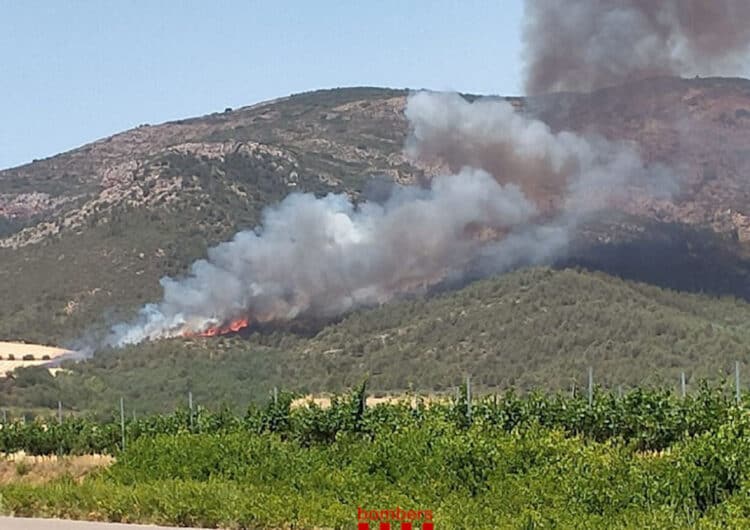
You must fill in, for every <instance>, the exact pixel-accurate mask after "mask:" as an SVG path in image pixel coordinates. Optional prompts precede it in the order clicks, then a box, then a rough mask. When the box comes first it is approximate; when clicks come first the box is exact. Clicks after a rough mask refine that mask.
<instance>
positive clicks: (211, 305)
mask: <svg viewBox="0 0 750 530" xmlns="http://www.w3.org/2000/svg"><path fill="white" fill-rule="evenodd" d="M406 116H407V117H408V119H409V121H410V123H411V125H412V135H411V138H410V139H409V142H408V145H407V153H408V154H409V155H410V156H411V157H412V158H414V159H415V160H418V161H421V162H423V163H424V162H431V163H436V164H437V165H439V166H446V171H444V172H442V173H441V174H439V175H438V176H435V177H434V178H433V179H431V181H430V182H429V183H428V185H427V186H425V187H418V186H412V187H409V186H393V187H389V189H388V190H387V192H386V193H378V194H375V195H378V197H377V200H373V201H364V202H362V203H360V204H358V205H356V206H355V205H354V203H353V202H352V201H351V199H350V198H349V197H348V196H346V195H345V194H331V195H328V196H326V197H324V198H322V199H318V198H316V197H315V196H314V195H312V194H300V193H295V194H291V195H289V196H288V197H287V198H286V199H284V200H283V201H282V202H281V203H280V204H278V205H276V206H272V207H269V208H267V209H266V210H265V212H264V214H263V222H262V225H261V226H260V227H258V228H257V229H256V230H255V231H244V232H240V233H238V234H237V235H236V236H235V237H234V239H233V240H232V241H229V242H227V243H223V244H221V245H219V246H217V247H215V248H212V249H211V250H209V253H208V257H207V259H205V260H199V261H197V262H196V263H194V264H193V265H192V267H191V269H190V272H189V274H188V275H187V276H186V277H184V278H178V279H173V278H164V279H162V281H161V284H162V287H163V289H164V297H163V300H162V301H161V302H159V303H158V304H152V305H148V306H146V307H144V308H143V309H142V310H141V313H140V315H139V317H138V318H137V319H136V321H134V322H131V323H129V324H122V325H119V326H116V327H115V328H113V330H112V334H111V336H110V338H109V341H108V342H109V343H110V344H115V345H123V344H128V343H135V342H140V341H142V340H146V339H157V338H162V337H170V336H176V335H181V334H184V333H186V332H188V333H191V332H200V331H203V330H205V329H207V328H209V327H212V326H217V325H222V324H224V323H226V322H228V321H230V320H233V319H237V318H238V317H247V318H248V319H249V320H250V321H260V322H267V321H273V320H288V319H292V318H295V317H297V316H300V315H305V314H308V315H314V316H318V317H320V316H323V317H325V316H333V315H338V314H341V313H343V312H345V311H348V310H350V309H352V308H355V307H359V306H363V305H372V304H378V303H382V302H385V301H387V300H390V299H391V298H393V297H394V296H396V295H398V294H400V293H405V292H414V291H418V290H420V289H424V288H425V287H428V286H431V285H435V284H437V283H439V282H441V281H444V280H446V279H448V278H450V279H454V278H457V277H460V276H461V275H463V274H465V273H466V271H469V270H471V271H472V273H476V271H480V274H488V273H491V272H497V271H501V270H504V269H506V268H507V267H510V266H513V265H515V264H518V263H539V262H544V261H546V260H549V259H551V258H552V257H554V256H555V255H558V254H559V253H560V252H562V251H564V249H565V247H566V245H567V243H568V239H569V237H570V235H571V234H572V231H573V230H574V229H575V226H576V224H577V223H579V222H580V221H582V220H585V219H587V218H588V216H590V215H593V214H594V213H595V212H596V211H597V210H599V209H601V208H603V207H606V205H607V201H608V200H609V199H610V198H612V197H613V196H615V195H617V194H618V193H623V192H625V191H626V190H627V189H628V187H629V186H631V185H632V184H633V183H638V182H641V181H648V182H655V181H657V182H659V183H660V186H662V187H663V185H664V182H668V180H669V179H667V178H664V175H665V173H664V172H656V173H652V172H650V171H647V169H646V168H644V167H643V164H642V163H641V160H640V158H639V157H638V155H637V154H636V152H635V151H634V150H632V149H629V148H628V147H627V146H625V145H619V144H613V143H610V142H607V141H605V140H603V139H586V138H583V137H580V136H577V135H575V134H572V133H565V132H563V133H558V134H556V133H553V132H551V131H550V129H549V128H548V127H547V126H546V125H544V124H543V123H541V122H539V121H535V120H531V119H528V118H526V117H523V116H521V115H519V114H517V113H516V112H515V111H514V110H513V108H512V107H511V106H510V104H508V103H507V102H505V101H502V100H486V101H483V100H480V101H477V102H475V103H468V102H467V101H465V100H464V99H463V98H461V97H460V96H458V95H456V94H439V93H428V92H421V93H418V94H414V95H412V96H410V97H409V100H408V104H407V109H406ZM654 179H656V180H654ZM546 188H551V189H554V190H557V191H556V194H557V196H558V198H557V204H556V205H555V206H554V207H553V208H548V207H547V206H546V205H543V206H544V208H540V207H539V203H540V202H542V200H543V199H544V200H546V199H548V195H549V194H548V192H547V191H546ZM540 190H541V191H540Z"/></svg>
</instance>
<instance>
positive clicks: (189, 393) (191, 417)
mask: <svg viewBox="0 0 750 530" xmlns="http://www.w3.org/2000/svg"><path fill="white" fill-rule="evenodd" d="M188 408H189V409H190V430H193V391H192V390H188Z"/></svg>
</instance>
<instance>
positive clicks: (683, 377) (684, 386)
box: [680, 372, 687, 399]
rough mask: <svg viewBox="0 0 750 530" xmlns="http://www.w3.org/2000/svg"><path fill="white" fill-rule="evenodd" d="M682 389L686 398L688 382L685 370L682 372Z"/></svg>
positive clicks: (683, 396)
mask: <svg viewBox="0 0 750 530" xmlns="http://www.w3.org/2000/svg"><path fill="white" fill-rule="evenodd" d="M680 390H681V393H682V398H683V399H685V396H686V395H687V383H686V382H685V372H682V373H681V374H680Z"/></svg>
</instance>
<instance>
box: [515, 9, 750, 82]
mask: <svg viewBox="0 0 750 530" xmlns="http://www.w3.org/2000/svg"><path fill="white" fill-rule="evenodd" d="M525 7H526V10H525V18H526V25H525V31H524V44H525V48H524V59H525V62H526V90H527V93H529V94H538V93H543V92H552V91H566V90H570V91H590V90H592V89H596V88H601V87H605V86H611V85H617V84H620V83H622V82H625V81H633V80H638V79H645V78H648V77H655V76H663V75H685V76H692V75H732V74H735V73H737V72H738V71H739V72H743V70H745V69H746V67H747V57H748V51H750V24H748V20H750V2H748V1H747V0H526V4H525ZM745 71H746V70H745Z"/></svg>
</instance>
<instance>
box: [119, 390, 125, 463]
mask: <svg viewBox="0 0 750 530" xmlns="http://www.w3.org/2000/svg"><path fill="white" fill-rule="evenodd" d="M120 434H121V435H122V450H123V451H124V450H125V400H124V399H123V398H122V396H120Z"/></svg>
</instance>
